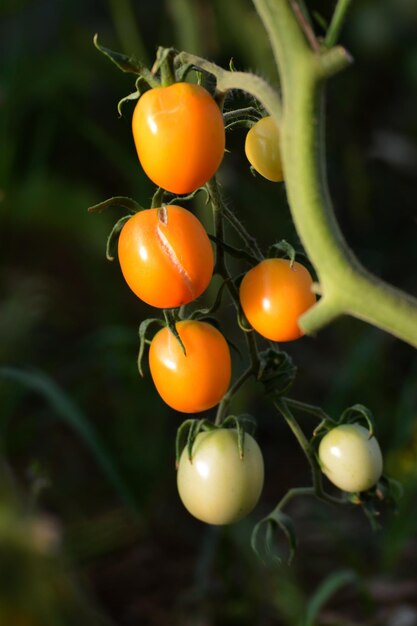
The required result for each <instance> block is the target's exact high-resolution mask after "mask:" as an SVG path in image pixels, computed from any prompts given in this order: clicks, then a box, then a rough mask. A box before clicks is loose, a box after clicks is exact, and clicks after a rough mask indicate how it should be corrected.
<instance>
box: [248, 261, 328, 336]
mask: <svg viewBox="0 0 417 626" xmlns="http://www.w3.org/2000/svg"><path fill="white" fill-rule="evenodd" d="M312 284H313V280H312V278H311V276H310V273H309V272H308V270H307V269H306V268H305V267H304V266H303V265H301V264H300V263H297V262H295V263H294V265H293V266H292V267H291V265H290V261H288V260H286V259H266V260H265V261H261V263H259V264H258V265H256V266H255V267H254V268H253V269H251V270H250V271H249V272H248V273H247V274H246V275H245V277H244V278H243V280H242V283H241V285H240V302H241V305H242V309H243V312H244V313H245V315H246V317H247V319H248V321H249V323H250V324H251V325H252V326H253V328H254V329H255V330H256V331H257V332H258V333H259V334H260V335H262V336H263V337H266V338H267V339H271V340H272V341H292V340H293V339H298V338H299V337H301V336H302V334H303V333H302V331H301V329H300V328H299V326H298V318H299V317H300V315H302V314H303V313H304V312H305V311H307V309H309V308H310V307H311V306H313V304H314V303H315V301H316V297H315V295H314V293H312V291H311V287H312Z"/></svg>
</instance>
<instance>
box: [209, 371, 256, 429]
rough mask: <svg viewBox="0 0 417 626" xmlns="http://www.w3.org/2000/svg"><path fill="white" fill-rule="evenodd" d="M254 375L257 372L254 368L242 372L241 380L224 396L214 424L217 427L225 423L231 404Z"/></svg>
mask: <svg viewBox="0 0 417 626" xmlns="http://www.w3.org/2000/svg"><path fill="white" fill-rule="evenodd" d="M254 373H255V372H254V368H253V366H250V367H248V368H247V369H246V370H245V371H244V372H242V374H241V375H240V376H239V378H237V379H236V380H235V382H234V383H233V385H232V386H231V387H230V389H229V391H227V393H225V394H224V396H223V398H222V401H221V402H220V404H219V406H218V408H217V413H216V420H215V422H214V423H215V425H216V426H220V424H221V423H222V422H223V420H224V418H225V415H226V413H227V411H228V409H229V405H230V402H231V400H232V398H233V396H234V395H235V393H236V392H237V391H238V390H239V389H240V388H241V387H242V385H243V384H244V383H245V382H246V381H247V380H248V378H250V377H251V376H253V375H254Z"/></svg>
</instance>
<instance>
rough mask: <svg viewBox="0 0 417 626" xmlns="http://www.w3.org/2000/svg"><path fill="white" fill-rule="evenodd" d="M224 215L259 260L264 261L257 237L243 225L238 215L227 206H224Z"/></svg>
mask: <svg viewBox="0 0 417 626" xmlns="http://www.w3.org/2000/svg"><path fill="white" fill-rule="evenodd" d="M223 213H224V217H225V218H226V219H227V221H228V222H229V224H230V225H231V226H232V227H233V228H234V229H235V231H236V232H237V234H238V235H239V236H240V238H241V239H242V241H243V242H244V243H245V245H246V246H247V247H248V249H249V250H250V251H251V252H252V254H253V255H254V256H255V257H256V258H257V259H258V261H262V259H263V258H264V256H263V254H262V252H261V249H260V247H259V245H258V242H257V241H256V239H255V237H252V235H250V234H249V233H248V231H247V230H246V228H245V227H244V226H243V224H242V222H241V221H240V220H239V219H238V218H237V217H236V215H235V214H234V213H233V211H231V210H230V209H228V208H227V207H223Z"/></svg>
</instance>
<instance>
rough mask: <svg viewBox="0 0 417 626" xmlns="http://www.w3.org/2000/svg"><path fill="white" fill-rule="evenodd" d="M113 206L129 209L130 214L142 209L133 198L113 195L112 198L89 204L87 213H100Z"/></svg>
mask: <svg viewBox="0 0 417 626" xmlns="http://www.w3.org/2000/svg"><path fill="white" fill-rule="evenodd" d="M113 207H117V208H121V209H127V210H128V211H131V212H132V214H133V213H137V212H138V211H143V210H144V209H143V207H142V206H141V205H140V204H139V203H138V202H136V200H133V198H127V197H126V196H113V197H112V198H108V199H107V200H103V202H99V203H98V204H94V205H93V206H90V207H89V208H88V209H87V211H88V212H89V213H101V212H102V211H104V210H105V209H109V208H113Z"/></svg>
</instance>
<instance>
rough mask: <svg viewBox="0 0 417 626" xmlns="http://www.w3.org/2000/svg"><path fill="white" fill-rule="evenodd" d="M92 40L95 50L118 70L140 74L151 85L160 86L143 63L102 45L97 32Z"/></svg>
mask: <svg viewBox="0 0 417 626" xmlns="http://www.w3.org/2000/svg"><path fill="white" fill-rule="evenodd" d="M93 42H94V45H95V47H96V48H97V50H98V51H99V52H101V53H102V54H104V56H106V57H107V58H108V59H110V61H112V63H114V64H115V65H116V66H117V67H118V68H119V70H122V72H126V73H130V74H136V75H139V76H142V77H143V79H144V80H145V81H146V82H147V83H148V84H149V85H150V86H151V87H159V86H160V83H159V81H158V80H157V78H155V76H153V74H152V73H151V72H150V71H149V70H148V68H147V67H146V66H145V65H143V63H141V62H140V61H138V60H136V59H135V58H134V57H128V56H127V55H126V54H122V53H121V52H116V51H115V50H110V48H106V47H105V46H102V45H101V44H100V43H99V41H98V34H97V33H96V34H95V35H94V38H93Z"/></svg>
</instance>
